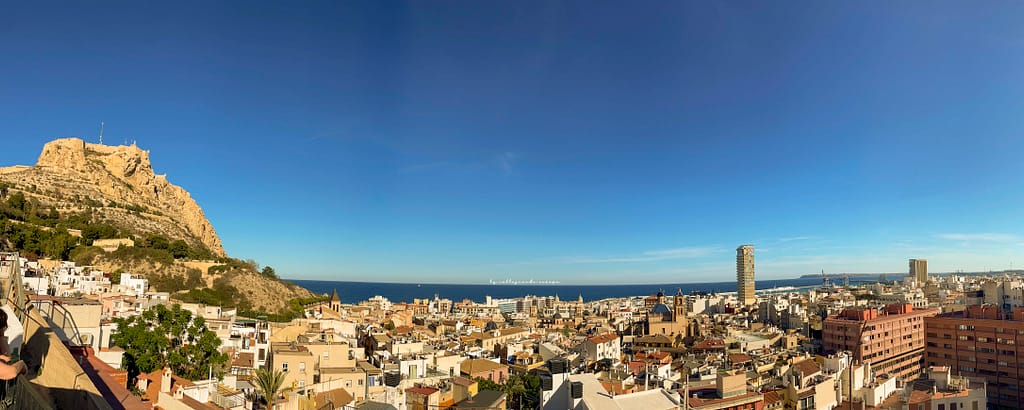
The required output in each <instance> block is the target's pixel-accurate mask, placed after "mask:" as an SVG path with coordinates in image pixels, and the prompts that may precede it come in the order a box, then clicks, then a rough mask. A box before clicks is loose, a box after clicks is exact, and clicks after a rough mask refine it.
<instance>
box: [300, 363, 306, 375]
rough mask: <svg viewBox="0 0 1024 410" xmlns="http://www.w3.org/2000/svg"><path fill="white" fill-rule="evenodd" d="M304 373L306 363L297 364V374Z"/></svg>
mask: <svg viewBox="0 0 1024 410" xmlns="http://www.w3.org/2000/svg"><path fill="white" fill-rule="evenodd" d="M305 372H306V362H299V373H305Z"/></svg>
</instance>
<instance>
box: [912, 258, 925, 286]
mask: <svg viewBox="0 0 1024 410" xmlns="http://www.w3.org/2000/svg"><path fill="white" fill-rule="evenodd" d="M910 276H912V277H914V281H916V282H917V287H923V286H924V284H925V283H927V282H928V260H927V259H911V260H910Z"/></svg>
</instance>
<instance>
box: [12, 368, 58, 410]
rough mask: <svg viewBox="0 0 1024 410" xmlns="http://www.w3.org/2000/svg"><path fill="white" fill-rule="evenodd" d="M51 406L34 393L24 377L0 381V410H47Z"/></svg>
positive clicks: (36, 392) (34, 390) (34, 389)
mask: <svg viewBox="0 0 1024 410" xmlns="http://www.w3.org/2000/svg"><path fill="white" fill-rule="evenodd" d="M52 408H53V406H52V405H51V404H50V402H48V401H47V400H46V399H44V398H43V396H42V395H40V394H39V392H38V391H36V388H35V387H33V386H32V383H30V382H29V381H28V379H26V378H25V376H18V377H16V378H14V379H11V380H0V410H8V409H23V410H36V409H40V410H44V409H45V410H49V409H52Z"/></svg>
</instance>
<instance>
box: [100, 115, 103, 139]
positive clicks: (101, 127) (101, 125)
mask: <svg viewBox="0 0 1024 410" xmlns="http://www.w3.org/2000/svg"><path fill="white" fill-rule="evenodd" d="M100 145H103V121H100Z"/></svg>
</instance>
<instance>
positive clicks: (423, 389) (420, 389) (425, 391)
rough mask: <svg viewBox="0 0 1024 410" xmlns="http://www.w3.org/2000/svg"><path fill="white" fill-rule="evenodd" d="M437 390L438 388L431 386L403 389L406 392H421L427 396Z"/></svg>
mask: <svg viewBox="0 0 1024 410" xmlns="http://www.w3.org/2000/svg"><path fill="white" fill-rule="evenodd" d="M439 391H440V390H438V389H435V388H433V387H410V388H408V389H405V392H406V393H415V394H422V395H424V396H429V395H431V394H434V393H437V392H439Z"/></svg>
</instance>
